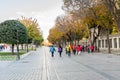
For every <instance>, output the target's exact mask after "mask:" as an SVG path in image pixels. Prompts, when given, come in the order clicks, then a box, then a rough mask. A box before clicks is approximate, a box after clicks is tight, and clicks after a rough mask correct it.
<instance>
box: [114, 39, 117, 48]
mask: <svg viewBox="0 0 120 80" xmlns="http://www.w3.org/2000/svg"><path fill="white" fill-rule="evenodd" d="M114 48H117V38H114Z"/></svg>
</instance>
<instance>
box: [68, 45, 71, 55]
mask: <svg viewBox="0 0 120 80" xmlns="http://www.w3.org/2000/svg"><path fill="white" fill-rule="evenodd" d="M67 54H68V56H69V57H70V56H71V47H70V45H68V46H67Z"/></svg>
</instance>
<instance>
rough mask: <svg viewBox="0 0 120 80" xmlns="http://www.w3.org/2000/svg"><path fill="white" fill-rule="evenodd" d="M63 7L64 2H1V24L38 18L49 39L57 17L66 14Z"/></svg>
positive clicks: (43, 0)
mask: <svg viewBox="0 0 120 80" xmlns="http://www.w3.org/2000/svg"><path fill="white" fill-rule="evenodd" d="M62 5H63V2H62V0H0V22H3V21H5V20H10V19H19V18H21V16H25V17H28V18H29V17H32V18H36V19H37V21H38V23H39V26H40V28H41V30H42V32H43V37H44V39H47V36H48V34H49V29H50V28H52V27H53V25H54V23H55V19H56V17H57V16H59V15H62V14H64V11H63V10H62V9H61V7H62Z"/></svg>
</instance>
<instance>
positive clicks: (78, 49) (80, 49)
mask: <svg viewBox="0 0 120 80" xmlns="http://www.w3.org/2000/svg"><path fill="white" fill-rule="evenodd" d="M81 51H82V46H80V45H78V46H77V54H81Z"/></svg>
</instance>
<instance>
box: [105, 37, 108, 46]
mask: <svg viewBox="0 0 120 80" xmlns="http://www.w3.org/2000/svg"><path fill="white" fill-rule="evenodd" d="M105 47H106V48H107V47H108V41H107V39H106V40H105Z"/></svg>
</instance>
